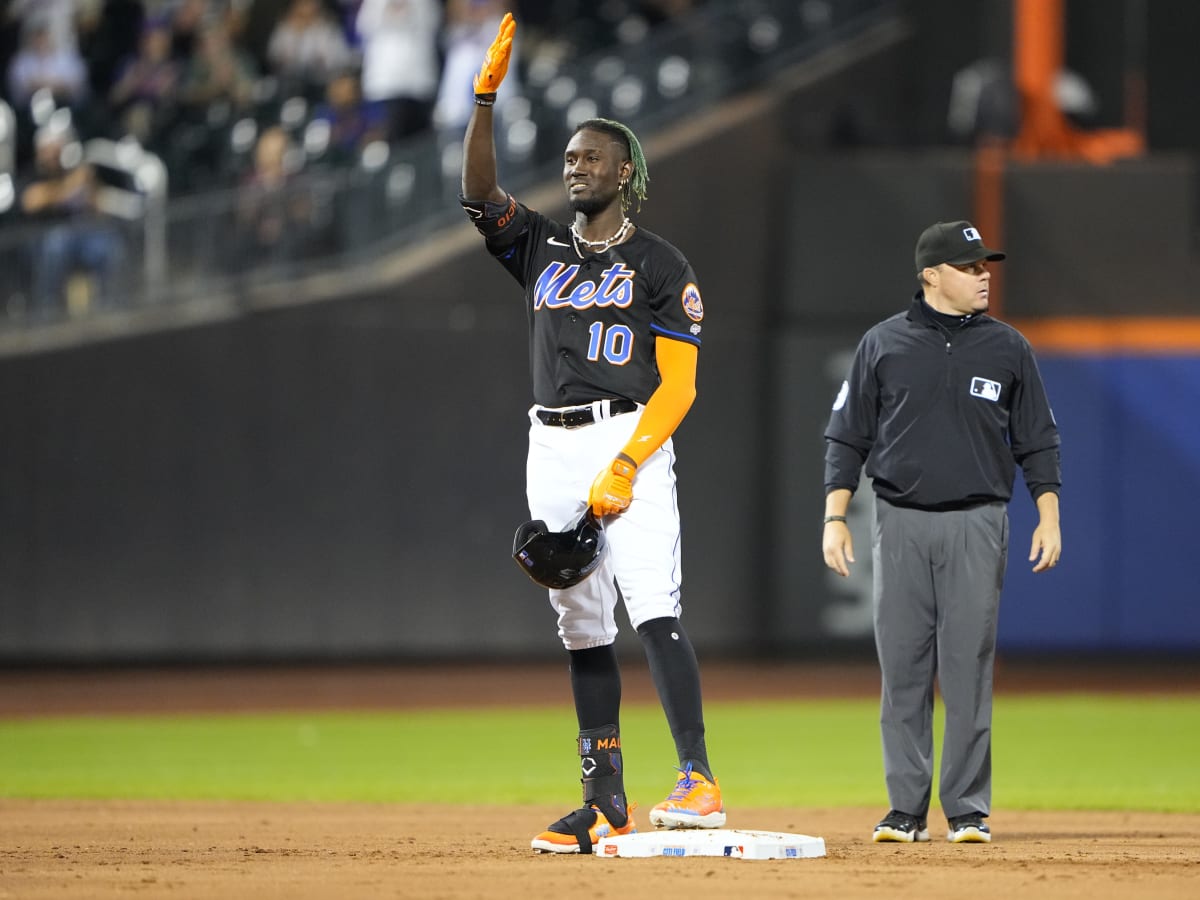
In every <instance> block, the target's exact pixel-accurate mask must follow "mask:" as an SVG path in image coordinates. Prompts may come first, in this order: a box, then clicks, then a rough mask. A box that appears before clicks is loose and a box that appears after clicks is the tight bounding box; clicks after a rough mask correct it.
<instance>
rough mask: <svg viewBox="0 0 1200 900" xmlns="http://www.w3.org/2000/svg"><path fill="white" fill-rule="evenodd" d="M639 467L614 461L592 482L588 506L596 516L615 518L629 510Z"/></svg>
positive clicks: (618, 460)
mask: <svg viewBox="0 0 1200 900" xmlns="http://www.w3.org/2000/svg"><path fill="white" fill-rule="evenodd" d="M636 474H637V466H635V465H634V464H633V463H631V462H626V461H625V460H623V459H614V460H613V461H612V462H611V463H609V465H608V468H606V469H602V470H601V471H600V474H599V475H597V476H596V480H595V481H593V482H592V489H591V491H590V492H589V493H588V505H589V506H590V507H591V508H592V513H593V514H595V515H596V516H600V517H603V516H615V515H617V514H618V513H622V512H624V511H625V510H626V509H628V508H629V504H630V502H631V501H632V500H633V478H634V476H635V475H636Z"/></svg>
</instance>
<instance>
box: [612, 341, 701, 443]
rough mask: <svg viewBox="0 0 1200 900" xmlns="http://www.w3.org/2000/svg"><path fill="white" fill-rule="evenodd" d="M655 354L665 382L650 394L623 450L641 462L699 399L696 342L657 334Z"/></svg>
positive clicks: (665, 437) (659, 371) (673, 430)
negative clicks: (697, 396) (697, 395)
mask: <svg viewBox="0 0 1200 900" xmlns="http://www.w3.org/2000/svg"><path fill="white" fill-rule="evenodd" d="M654 354H655V356H656V357H657V359H658V374H659V376H660V377H661V378H662V382H661V383H660V384H659V386H658V388H657V389H656V390H655V391H654V393H653V394H651V395H650V399H649V400H648V401H647V402H646V406H645V408H644V409H643V410H642V417H641V418H640V419H639V420H638V425H637V428H636V429H635V430H634V432H633V437H631V438H630V439H629V443H628V444H626V445H625V447H624V449H622V451H621V453H622V454H623V455H625V456H628V457H629V458H630V459H631V460H633V461H634V463H636V464H637V465H639V466H640V465H641V464H642V463H644V462H645V461H646V459H647V457H649V456H650V454H651V453H653V452H654V451H655V450H657V449H658V448H659V447H661V446H662V445H663V443H664V442H665V441H666V439H667V438H669V437H670V436H671V435H672V434H674V432H675V429H676V428H678V427H679V423H680V422H682V421H683V417H684V416H686V415H687V412H688V410H689V409H691V408H692V401H694V400H695V399H696V360H697V358H698V356H699V351H698V350H697V348H696V346H695V345H694V344H689V343H687V342H686V341H677V340H674V339H673V338H665V337H657V338H655V339H654Z"/></svg>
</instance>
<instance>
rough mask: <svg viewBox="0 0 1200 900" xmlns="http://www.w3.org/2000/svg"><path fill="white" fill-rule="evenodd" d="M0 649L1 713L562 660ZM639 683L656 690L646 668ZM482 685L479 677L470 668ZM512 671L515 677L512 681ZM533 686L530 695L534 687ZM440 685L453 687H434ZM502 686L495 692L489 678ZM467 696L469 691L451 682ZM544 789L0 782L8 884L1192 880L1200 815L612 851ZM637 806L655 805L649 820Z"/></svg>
mask: <svg viewBox="0 0 1200 900" xmlns="http://www.w3.org/2000/svg"><path fill="white" fill-rule="evenodd" d="M551 668H552V669H553V670H554V671H547V669H546V667H541V666H511V667H490V668H489V669H488V671H487V678H480V677H479V676H480V672H479V671H478V670H476V671H471V670H464V669H463V668H462V667H458V666H456V667H453V668H451V669H446V668H442V667H437V666H419V667H393V666H353V667H246V668H219V669H214V668H207V669H195V670H192V669H167V670H156V671H147V670H112V671H81V670H46V669H28V670H19V669H9V670H0V716H2V717H7V718H14V717H15V718H21V717H26V716H41V715H47V714H54V713H76V712H80V713H82V712H89V713H104V712H151V713H153V712H166V711H170V712H175V713H178V712H181V711H213V710H228V709H283V708H309V709H311V708H331V709H332V708H343V709H345V708H381V707H383V708H396V707H403V706H406V705H408V706H411V705H418V704H419V705H425V706H428V705H435V704H438V705H447V704H449V703H451V702H458V703H461V702H463V700H462V698H463V697H464V696H466V697H469V698H470V700H471V701H472V702H477V703H483V704H486V703H491V702H493V701H499V700H501V699H502V698H503V699H507V700H508V701H511V698H512V697H513V696H521V697H522V699H523V700H524V701H525V702H528V703H538V702H552V703H558V702H567V701H568V695H567V691H568V687H567V684H566V678H565V671H564V670H563V667H562V666H552V667H551ZM630 668H631V671H630V674H629V676H628V677H627V680H626V686H625V692H626V698H627V700H628V701H629V702H639V701H643V700H652V699H653V688H652V687H651V686H650V685H649V682H648V680H647V679H646V678H645V677H644V675H642V674H641V673H640V672H639V671H638V668H637V667H630ZM467 685H471V687H472V690H471V691H465V690H464V687H465V686H467ZM515 685H519V686H520V690H519V691H517V692H515V691H516V688H515V687H514V686H515ZM531 685H539V686H544V687H539V688H537V690H538V691H539V692H541V695H539V696H530V695H529V690H530V686H531ZM877 685H878V681H877V675H876V672H875V669H874V667H873V666H871V665H861V666H855V665H828V666H809V667H795V666H781V665H771V664H764V665H756V666H747V665H744V664H721V663H717V664H710V665H708V666H707V667H706V668H705V694H706V697H707V698H710V699H721V700H725V699H737V698H747V697H759V698H761V697H764V696H766V697H770V696H792V697H794V696H796V695H797V693H798V687H799V686H807V692H809V693H816V694H824V695H834V694H857V695H863V694H864V693H866V694H873V693H874V692H875V691H877V689H878V687H877ZM435 687H440V690H438V691H436V692H434V688H435ZM1063 689H1069V690H1104V689H1108V690H1112V689H1118V690H1122V691H1133V690H1136V691H1151V692H1161V693H1180V692H1188V693H1200V671H1197V667H1196V666H1195V665H1194V664H1193V665H1183V666H1178V667H1174V666H1170V665H1144V664H1139V665H1138V666H1136V667H1131V668H1130V669H1129V670H1127V671H1118V670H1108V671H1099V670H1087V671H1083V670H1081V669H1080V668H1079V667H1078V666H1068V665H1066V664H1062V665H1057V666H1045V665H1039V666H1021V665H1012V666H1010V665H1004V664H1002V665H1001V666H1000V667H999V668H998V670H997V690H998V691H1004V690H1017V691H1031V690H1063ZM493 695H494V696H493ZM453 697H457V698H458V699H457V700H456V701H452V700H451V699H450V698H453ZM563 811H564V810H562V809H559V808H551V807H540V806H538V807H519V808H513V809H505V810H498V809H497V808H495V807H465V806H396V805H365V804H364V805H352V804H257V803H227V802H211V803H198V802H187V803H182V802H168V801H163V802H142V801H138V802H96V801H33V800H21V799H0V900H7V898H31V900H32V898H67V900H75V898H80V900H82V898H98V900H104V898H116V897H122V898H127V897H130V896H144V897H170V898H181V900H182V898H192V897H195V898H210V897H222V898H235V897H253V898H256V900H266V898H274V897H288V898H309V897H312V898H317V897H321V898H327V897H402V898H409V897H411V898H441V900H460V898H478V897H485V896H520V897H530V898H543V897H544V898H559V897H573V896H578V895H584V894H586V895H587V896H589V897H602V898H621V900H643V898H646V900H651V898H653V900H663V898H671V897H683V896H686V897H689V898H698V900H705V898H714V900H715V898H727V897H730V896H741V897H744V898H752V900H757V898H790V897H796V898H800V897H804V898H818V897H830V898H855V897H868V896H870V897H874V896H879V895H881V894H884V893H886V894H889V895H905V894H913V895H915V894H920V895H921V896H923V897H925V898H935V900H936V898H943V897H944V898H951V897H953V898H955V900H957V898H960V897H962V896H963V895H985V896H1014V895H1018V894H1019V895H1020V896H1021V898H1022V900H1050V898H1056V900H1057V898H1064V897H1068V898H1069V897H1081V898H1082V897H1087V898H1094V900H1109V898H1117V897H1120V898H1121V900H1127V898H1129V897H1156V898H1175V897H1178V898H1185V897H1186V898H1189V900H1190V898H1192V897H1194V896H1196V886H1197V884H1200V851H1198V850H1197V849H1196V847H1197V843H1196V835H1197V834H1198V833H1200V814H1188V815H1183V814H1171V815H1160V814H1152V813H1094V812H1088V813H1072V812H1017V811H1012V812H1010V811H1004V810H999V811H997V812H996V813H995V814H994V815H993V817H992V819H991V824H992V827H993V829H994V831H995V834H996V838H995V840H994V841H993V842H992V843H991V844H974V845H953V844H948V843H947V842H946V841H945V840H944V822H943V821H941V819H940V818H939V817H938V815H937V814H936V813H935V815H934V816H932V817H931V821H930V831H931V833H932V835H933V838H934V840H932V841H931V842H930V843H928V844H919V845H898V844H874V843H871V841H870V839H869V834H870V829H871V827H872V826H873V825H874V822H875V820H876V819H877V818H878V816H879V814H880V810H879V809H877V808H871V809H758V810H755V809H745V810H738V811H736V813H731V817H730V822H729V825H728V827H731V828H754V829H763V830H771V831H787V832H793V833H801V834H810V835H815V836H820V837H823V838H824V839H825V842H826V847H827V856H826V857H824V858H821V859H808V860H770V861H757V860H756V861H749V860H736V859H722V858H691V859H617V860H605V859H599V858H591V857H588V858H584V857H578V856H573V857H562V856H552V855H540V854H535V853H533V852H532V851H531V850H530V849H529V838H530V837H531V836H532V835H533V834H534V833H536V832H537V831H539V830H541V829H542V828H543V827H545V825H546V823H547V822H550V821H552V820H554V819H556V818H558V817H559V816H560V815H562V813H563ZM642 824H643V825H644V824H645V823H642Z"/></svg>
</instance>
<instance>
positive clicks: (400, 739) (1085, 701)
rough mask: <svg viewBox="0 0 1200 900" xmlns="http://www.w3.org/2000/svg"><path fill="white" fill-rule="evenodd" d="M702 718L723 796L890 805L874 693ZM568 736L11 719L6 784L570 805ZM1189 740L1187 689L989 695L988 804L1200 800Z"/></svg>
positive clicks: (654, 794)
mask: <svg viewBox="0 0 1200 900" xmlns="http://www.w3.org/2000/svg"><path fill="white" fill-rule="evenodd" d="M706 714H707V724H708V732H709V752H710V756H711V757H712V760H713V762H714V764H715V765H716V767H717V772H718V774H719V775H720V777H721V780H722V783H723V787H724V790H725V796H726V802H727V803H728V804H730V805H731V806H847V805H869V806H879V805H881V804H883V803H885V802H886V800H885V795H884V791H883V777H882V772H881V763H880V751H879V736H878V726H877V722H878V708H877V703H876V701H874V700H845V701H843V700H838V701H829V700H822V701H803V702H794V703H785V702H770V703H766V702H763V703H739V704H731V703H722V704H715V703H714V704H709V707H708V709H707V711H706ZM623 719H624V721H623V725H622V742H623V744H624V748H625V758H626V769H627V771H626V785H627V788H628V791H629V794H630V797H631V798H632V799H634V800H636V801H639V802H641V803H642V804H643V805H646V804H649V803H652V802H656V801H657V800H658V799H661V797H660V795H662V794H664V792H665V790H666V789H667V787H668V785H669V784H670V783H671V781H672V779H673V777H674V772H673V768H672V765H673V763H674V750H673V747H672V745H671V741H670V737H669V735H668V733H667V729H666V725H665V723H664V722H663V718H662V713H661V711H660V710H659V709H658V707H657V706H630V707H628V708H627V709H626V710H625V712H624V715H623ZM940 727H941V726H940V707H939V716H938V722H937V724H936V728H937V731H936V732H935V733H938V734H940ZM574 738H575V720H574V715H573V713H572V711H571V710H570V709H569V708H565V707H564V708H548V709H528V708H515V709H487V710H470V711H453V712H451V711H437V712H428V711H409V712H395V713H353V714H352V713H334V714H326V713H289V714H272V715H253V716H252V715H225V716H208V715H205V716H199V715H196V716H178V717H132V716H130V717H111V718H99V717H73V718H51V719H26V720H4V721H0V796H9V797H73V798H148V797H149V798H172V799H197V798H212V799H218V798H220V799H254V800H272V801H274V800H280V801H286V800H304V801H369V802H401V803H416V802H432V803H497V804H508V803H562V802H574V801H575V800H576V799H577V791H578V788H577V779H578V763H577V761H576V757H575V740H574ZM1198 745H1200V702H1197V700H1196V699H1195V698H1189V697H1178V698H1172V697H1132V696H1130V697H1111V696H1091V695H1078V696H1074V695H1067V696H1055V695H1052V696H1032V697H1000V698H998V700H997V703H996V712H995V728H994V741H993V760H994V767H995V782H994V802H995V804H996V805H997V806H1003V807H1007V808H1013V809H1016V808H1024V809H1049V808H1053V809H1145V810H1161V811H1200V766H1197V765H1196V763H1195V748H1196V747H1197V746H1198ZM935 794H936V789H935Z"/></svg>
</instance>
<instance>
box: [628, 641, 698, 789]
mask: <svg viewBox="0 0 1200 900" xmlns="http://www.w3.org/2000/svg"><path fill="white" fill-rule="evenodd" d="M638 634H639V635H640V636H641V638H642V646H643V647H645V650H646V661H647V662H648V663H649V664H650V676H651V678H653V679H654V687H655V688H656V689H657V690H658V699H659V701H660V702H661V703H662V707H663V712H665V713H666V715H667V724H668V725H670V727H671V737H673V738H674V739H675V751H676V753H678V754H679V765H680V768H686V767H687V764H688V763H691V764H692V768H693V769H694V770H695V771H697V772H699V773H700V774H701V775H703V776H704V777H705V778H708V779H710V780H711V779H712V777H713V774H712V770H711V769H710V768H709V765H708V748H707V747H706V746H705V743H704V711H703V701H702V700H701V697H700V665H699V663H697V662H696V651H695V650H694V649H693V648H692V642H691V641H690V640H688V636H687V632H685V631H684V630H683V626H682V625H680V624H679V619H677V618H674V617H672V618H663V619H651V620H650V621H649V622H643V623H642V624H641V625H639V626H638Z"/></svg>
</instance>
